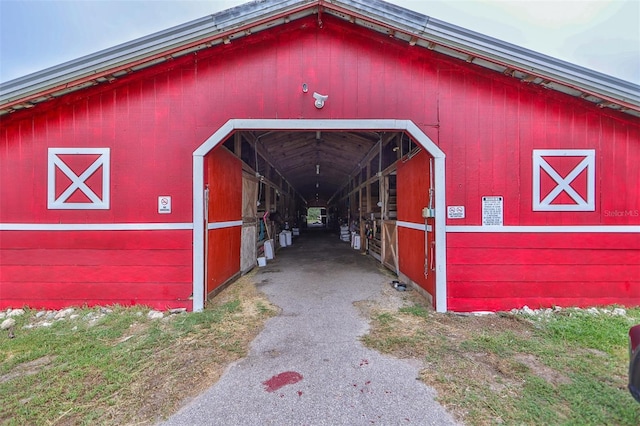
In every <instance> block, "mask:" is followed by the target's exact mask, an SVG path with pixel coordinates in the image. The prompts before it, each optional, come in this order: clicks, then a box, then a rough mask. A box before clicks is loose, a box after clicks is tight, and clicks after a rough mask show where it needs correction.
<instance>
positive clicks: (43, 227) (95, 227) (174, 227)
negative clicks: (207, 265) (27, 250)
mask: <svg viewBox="0 0 640 426" xmlns="http://www.w3.org/2000/svg"><path fill="white" fill-rule="evenodd" d="M192 229H193V223H0V231H182V230H192Z"/></svg>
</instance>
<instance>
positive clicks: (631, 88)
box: [0, 0, 640, 115]
mask: <svg viewBox="0 0 640 426" xmlns="http://www.w3.org/2000/svg"><path fill="white" fill-rule="evenodd" d="M318 7H322V8H323V9H324V10H326V11H327V12H330V11H331V10H335V12H340V11H341V10H344V11H345V12H347V13H353V14H356V15H360V16H363V17H364V18H366V19H367V20H370V21H372V22H374V23H380V24H382V25H383V26H386V27H389V28H392V29H395V30H397V31H399V32H404V33H407V34H411V35H413V36H416V37H418V38H420V39H424V40H429V41H433V42H435V43H437V44H440V45H442V46H445V47H449V48H451V49H455V50H459V51H462V52H465V53H469V54H472V55H473V54H477V56H478V57H481V58H485V59H487V60H490V61H495V62H497V63H499V64H503V65H504V66H513V67H514V68H517V69H520V70H523V71H524V72H530V73H531V74H532V75H538V76H540V77H543V78H547V79H549V80H551V81H556V82H557V83H559V84H562V85H568V86H571V87H575V88H578V89H583V90H584V91H586V92H589V93H592V94H594V95H595V96H598V95H602V96H603V97H604V98H605V99H606V100H607V101H613V102H616V101H617V102H620V103H621V105H620V107H622V109H623V111H624V110H626V112H627V113H629V114H631V115H636V114H638V112H640V85H638V84H635V83H632V82H628V81H625V80H622V79H619V78H616V77H613V76H608V75H606V74H603V73H600V72H597V71H593V70H590V69H588V68H584V67H581V66H578V65H575V64H570V63H568V62H565V61H561V60H559V59H555V58H552V57H549V56H546V55H543V54H540V53H537V52H534V51H531V50H528V49H525V48H522V47H518V46H516V45H513V44H510V43H507V42H503V41H500V40H498V39H494V38H492V37H489V36H485V35H482V34H479V33H476V32H474V31H470V30H467V29H464V28H461V27H458V26H455V25H452V24H448V23H446V22H443V21H439V20H437V19H435V18H430V17H429V16H426V15H422V14H420V13H417V12H413V11H411V10H408V9H405V8H402V7H400V6H396V5H393V4H390V3H387V2H384V1H382V0H254V1H252V2H249V3H245V4H243V5H239V6H236V7H234V8H231V9H227V10H224V11H220V12H218V13H215V14H212V15H209V16H206V17H203V18H200V19H196V20H194V21H191V22H187V23H185V24H182V25H178V26H175V27H172V28H169V29H167V30H163V31H160V32H157V33H154V34H151V35H148V36H145V37H142V38H139V39H136V40H132V41H130V42H127V43H124V44H121V45H118V46H114V47H112V48H108V49H105V50H102V51H99V52H96V53H94V54H90V55H87V56H84V57H81V58H78V59H75V60H72V61H69V62H65V63H63V64H60V65H57V66H54V67H51V68H47V69H45V70H42V71H38V72H36V73H33V74H29V75H27V76H24V77H19V78H17V79H14V80H11V81H7V82H4V83H0V114H1V113H2V110H4V111H7V109H6V108H3V105H5V104H11V103H13V102H16V101H19V100H23V99H24V100H25V102H28V101H29V100H31V101H33V100H35V99H37V98H38V95H40V94H43V93H44V92H45V91H47V90H51V89H53V88H56V87H60V86H62V85H65V84H69V83H73V82H74V81H79V80H83V79H90V78H91V77H92V76H93V75H96V76H98V75H99V73H101V72H106V71H108V70H110V69H115V68H116V67H118V66H122V65H123V64H126V63H133V62H136V61H141V62H144V60H145V58H152V57H154V55H158V54H159V53H161V52H162V51H169V50H171V49H177V48H180V46H185V48H187V47H186V46H190V45H192V44H194V43H197V41H198V40H203V39H207V38H208V39H211V38H212V37H216V36H217V35H222V34H225V33H229V32H232V31H233V30H234V29H236V28H237V29H239V28H240V27H247V26H250V25H252V24H255V23H258V22H261V21H264V20H269V19H275V18H277V17H278V16H282V15H283V14H287V13H288V12H294V11H299V10H302V9H305V10H307V11H308V13H306V14H300V15H299V16H298V17H302V16H306V15H309V14H312V13H316V10H317V8H318Z"/></svg>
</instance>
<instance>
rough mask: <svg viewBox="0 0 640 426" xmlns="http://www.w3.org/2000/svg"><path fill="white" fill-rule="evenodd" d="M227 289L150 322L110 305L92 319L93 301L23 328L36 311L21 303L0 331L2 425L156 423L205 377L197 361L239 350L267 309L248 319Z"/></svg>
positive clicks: (224, 358)
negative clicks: (221, 298)
mask: <svg viewBox="0 0 640 426" xmlns="http://www.w3.org/2000/svg"><path fill="white" fill-rule="evenodd" d="M234 296H237V295H232V297H231V300H229V301H227V302H226V303H223V304H220V305H218V306H214V307H211V308H207V309H205V310H203V311H202V312H198V313H184V314H178V315H173V316H170V317H165V318H164V319H161V320H157V319H156V320H152V319H149V318H148V317H147V313H148V311H149V309H148V308H145V307H131V308H123V307H120V306H113V307H111V309H112V310H113V312H112V313H109V314H107V315H104V316H103V317H101V318H100V319H97V320H94V321H93V322H92V321H88V318H91V316H94V317H95V316H98V315H99V313H100V309H99V308H95V309H89V308H83V309H76V311H75V312H74V314H77V315H79V317H78V318H76V319H73V320H71V319H68V318H67V319H65V320H62V321H53V324H52V325H51V326H50V327H34V328H30V329H28V328H24V326H25V325H27V324H28V323H30V322H33V321H35V320H34V315H35V313H36V312H35V311H29V310H27V311H26V313H25V314H24V315H22V316H17V317H15V319H16V322H17V323H16V326H15V327H14V330H15V334H16V337H15V338H14V339H8V338H6V336H4V335H2V336H0V424H3V425H26V424H29V425H49V424H122V423H140V422H142V423H153V422H154V421H155V420H157V419H156V418H155V417H156V416H158V415H168V414H170V413H171V410H172V409H175V408H176V407H177V406H178V405H179V404H180V402H181V401H182V400H183V399H184V398H185V397H186V396H188V395H189V394H193V392H194V390H193V389H188V387H189V386H190V384H193V383H197V382H199V381H202V379H198V378H197V376H198V375H200V376H202V369H203V368H204V369H211V370H213V367H216V366H217V367H216V368H218V369H219V370H220V371H221V370H222V368H224V365H226V363H228V362H229V361H231V360H234V359H237V358H238V357H240V356H243V355H244V354H245V353H246V350H247V345H248V342H250V341H251V340H252V338H253V337H252V336H253V335H255V330H258V329H259V328H260V327H261V324H262V322H263V321H264V320H265V319H266V318H267V317H269V316H271V315H273V310H272V309H271V308H270V307H269V304H268V302H266V301H265V300H264V299H258V298H257V299H256V300H257V301H256V302H255V303H256V308H255V309H254V311H255V312H256V314H255V315H254V316H253V317H248V316H242V315H239V313H241V312H242V303H241V300H240V297H241V296H237V297H234ZM192 363H193V364H192ZM223 364H224V365H223ZM211 374H212V377H216V374H219V373H216V372H215V371H213V372H212V373H211ZM192 376H196V377H195V378H193V377H192ZM167 383H169V384H170V386H165V385H166V384H167ZM173 387H175V390H173V389H172V388H173ZM166 389H169V390H166ZM195 391H197V389H196V390H195ZM174 393H175V394H174ZM154 398H155V399H157V401H156V400H154ZM154 404H158V405H161V406H158V407H157V409H156V407H155V406H154ZM149 407H151V409H149ZM146 412H149V413H147V414H145V413H146Z"/></svg>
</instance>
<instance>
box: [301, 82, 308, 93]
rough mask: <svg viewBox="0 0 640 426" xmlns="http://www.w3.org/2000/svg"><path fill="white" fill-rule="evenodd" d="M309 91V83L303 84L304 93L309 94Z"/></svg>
mask: <svg viewBox="0 0 640 426" xmlns="http://www.w3.org/2000/svg"><path fill="white" fill-rule="evenodd" d="M308 91H309V86H307V83H302V93H307V92H308Z"/></svg>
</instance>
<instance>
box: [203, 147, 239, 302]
mask: <svg viewBox="0 0 640 426" xmlns="http://www.w3.org/2000/svg"><path fill="white" fill-rule="evenodd" d="M206 162H207V180H206V183H208V184H209V206H208V210H209V223H211V224H215V223H216V222H230V221H240V222H242V164H241V163H240V160H238V159H237V158H236V157H235V156H233V155H232V154H231V153H229V152H228V151H227V150H226V149H225V148H223V147H219V148H218V149H214V150H213V151H212V152H210V153H209V154H208V155H207V157H206ZM208 232H209V235H208V238H209V244H208V252H207V257H208V259H207V268H208V269H207V275H208V277H207V288H206V291H207V294H208V293H211V292H212V291H213V290H215V289H216V288H218V287H219V286H220V285H221V284H223V283H225V282H226V281H227V280H228V279H229V278H231V277H232V276H234V275H235V274H237V273H238V272H240V242H241V239H242V227H241V226H234V227H229V228H223V229H213V230H210V231H208Z"/></svg>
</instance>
